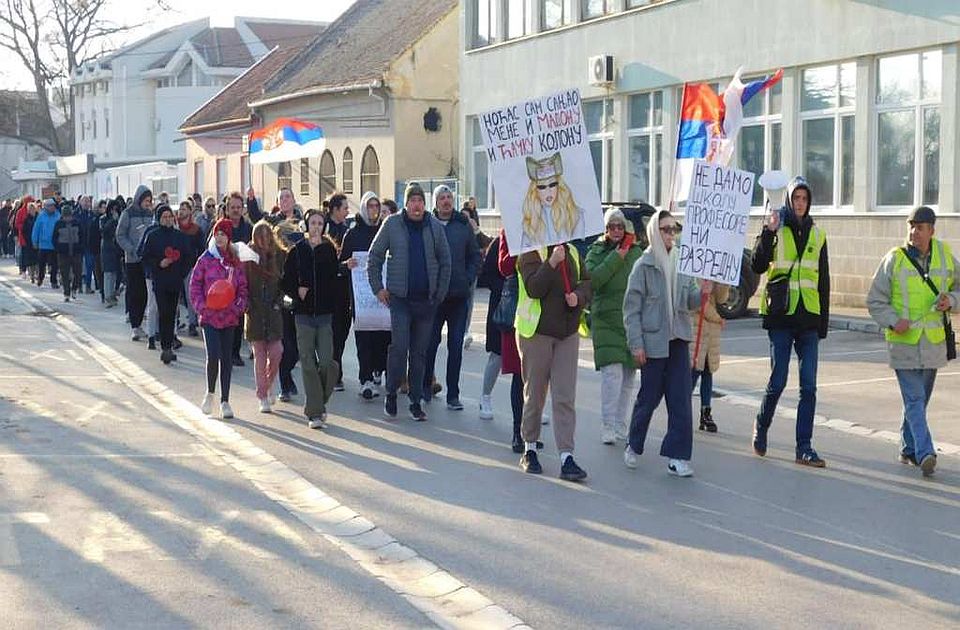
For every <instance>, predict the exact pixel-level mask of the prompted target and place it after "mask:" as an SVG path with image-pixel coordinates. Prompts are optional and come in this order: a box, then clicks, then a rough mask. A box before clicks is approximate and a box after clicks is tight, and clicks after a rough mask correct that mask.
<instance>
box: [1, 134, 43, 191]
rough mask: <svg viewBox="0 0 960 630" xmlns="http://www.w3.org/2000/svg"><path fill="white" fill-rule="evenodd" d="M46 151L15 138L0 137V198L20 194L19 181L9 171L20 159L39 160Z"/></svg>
mask: <svg viewBox="0 0 960 630" xmlns="http://www.w3.org/2000/svg"><path fill="white" fill-rule="evenodd" d="M45 156H46V152H45V151H44V150H43V149H41V148H40V147H38V146H36V145H31V144H28V143H25V142H23V141H21V140H17V139H15V138H6V137H0V200H3V199H6V198H7V197H17V196H20V194H21V193H20V191H21V185H20V182H15V181H14V180H13V177H11V172H12V171H14V170H16V169H17V167H18V166H19V165H20V160H26V161H32V160H40V159H42V158H44V157H45Z"/></svg>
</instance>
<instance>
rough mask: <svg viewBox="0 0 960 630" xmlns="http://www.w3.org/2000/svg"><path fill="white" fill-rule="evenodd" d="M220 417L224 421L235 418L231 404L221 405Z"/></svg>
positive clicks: (224, 403)
mask: <svg viewBox="0 0 960 630" xmlns="http://www.w3.org/2000/svg"><path fill="white" fill-rule="evenodd" d="M220 417H221V418H223V419H224V420H229V419H230V418H232V417H233V409H231V408H230V403H228V402H226V401H224V402H222V403H220Z"/></svg>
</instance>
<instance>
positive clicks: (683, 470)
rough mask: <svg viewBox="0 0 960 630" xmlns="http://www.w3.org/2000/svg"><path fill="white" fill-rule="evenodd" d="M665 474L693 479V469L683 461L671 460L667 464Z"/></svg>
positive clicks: (688, 463)
mask: <svg viewBox="0 0 960 630" xmlns="http://www.w3.org/2000/svg"><path fill="white" fill-rule="evenodd" d="M667 472H669V473H670V474H671V475H676V476H677V477H693V468H691V467H690V462H688V461H687V460H685V459H671V460H670V461H669V462H668V463H667Z"/></svg>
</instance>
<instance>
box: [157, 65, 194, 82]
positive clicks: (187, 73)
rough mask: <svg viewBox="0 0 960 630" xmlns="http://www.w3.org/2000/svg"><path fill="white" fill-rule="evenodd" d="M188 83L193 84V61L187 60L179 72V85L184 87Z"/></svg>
mask: <svg viewBox="0 0 960 630" xmlns="http://www.w3.org/2000/svg"><path fill="white" fill-rule="evenodd" d="M187 85H193V63H191V62H190V61H187V63H185V64H184V65H183V68H181V69H180V72H179V73H178V74H177V86H178V87H184V86H187ZM163 87H166V86H163Z"/></svg>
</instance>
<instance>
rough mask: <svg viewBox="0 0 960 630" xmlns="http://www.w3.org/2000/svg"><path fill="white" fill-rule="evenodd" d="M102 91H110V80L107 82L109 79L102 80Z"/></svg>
mask: <svg viewBox="0 0 960 630" xmlns="http://www.w3.org/2000/svg"><path fill="white" fill-rule="evenodd" d="M103 93H104V94H109V93H110V82H109V81H104V82H103Z"/></svg>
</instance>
